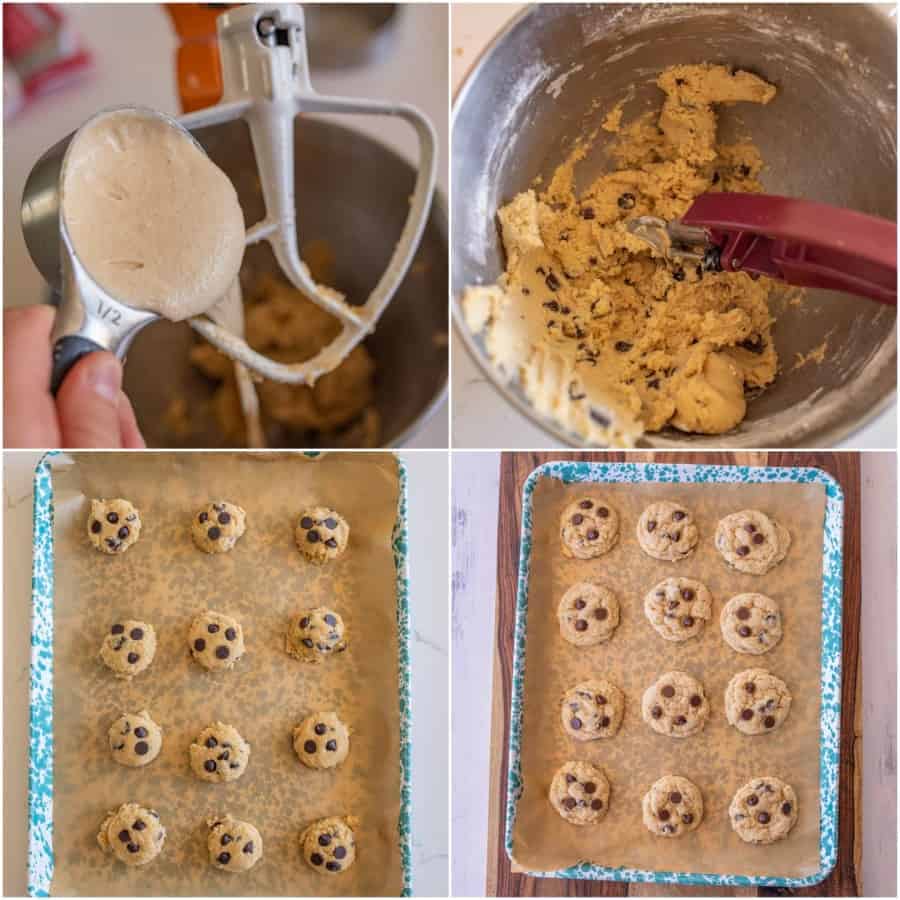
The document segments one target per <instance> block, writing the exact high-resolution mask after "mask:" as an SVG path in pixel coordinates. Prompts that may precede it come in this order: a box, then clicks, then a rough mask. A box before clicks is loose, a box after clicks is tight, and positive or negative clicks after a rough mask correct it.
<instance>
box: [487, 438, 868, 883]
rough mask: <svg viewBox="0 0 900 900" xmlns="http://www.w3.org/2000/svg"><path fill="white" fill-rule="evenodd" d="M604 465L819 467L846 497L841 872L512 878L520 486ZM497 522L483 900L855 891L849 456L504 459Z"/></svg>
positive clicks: (855, 573)
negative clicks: (772, 883)
mask: <svg viewBox="0 0 900 900" xmlns="http://www.w3.org/2000/svg"><path fill="white" fill-rule="evenodd" d="M559 459H574V460H588V461H590V460H592V459H594V460H597V459H602V460H603V461H606V462H665V463H673V462H675V463H709V464H718V465H759V466H764V465H767V466H818V467H819V468H821V469H824V470H825V471H826V472H829V473H830V474H831V475H833V476H834V477H835V478H836V479H837V480H838V481H839V482H840V484H841V487H842V488H843V490H844V499H845V519H844V622H843V631H844V633H843V639H844V646H843V662H844V667H843V686H842V693H841V748H840V790H839V819H840V824H839V845H838V858H837V864H836V865H835V867H834V870H833V871H832V872H831V874H830V875H829V876H828V877H827V878H826V879H825V880H824V881H823V882H821V883H820V884H818V885H815V886H813V887H810V888H803V889H796V890H789V891H787V890H784V889H771V888H759V889H756V888H732V889H724V888H718V887H716V888H703V887H699V886H685V887H679V886H672V885H659V884H627V883H621V882H604V881H583V880H564V879H556V878H531V877H528V876H526V875H522V874H519V873H515V872H513V871H512V870H511V864H510V860H509V857H508V856H507V855H506V850H505V848H504V846H503V832H504V829H505V819H506V769H507V758H508V743H509V741H508V738H509V707H510V696H511V690H512V664H513V637H512V636H513V631H514V626H515V602H516V579H517V576H518V566H519V535H520V528H521V517H522V509H521V497H522V485H523V483H524V481H525V479H526V478H527V477H528V475H529V473H530V472H531V471H532V470H533V469H535V468H536V467H537V466H539V465H541V464H542V463H544V462H547V461H549V460H559ZM499 512H500V514H499V528H498V532H497V615H496V626H497V627H496V635H495V647H494V688H493V700H492V715H491V754H490V767H491V771H490V791H489V795H488V796H489V822H488V868H487V884H486V893H487V894H488V895H498V896H532V895H533V896H608V897H614V896H643V897H647V896H655V897H659V896H754V895H758V896H770V895H773V894H782V893H788V894H796V895H798V896H807V895H808V896H824V897H835V896H838V897H847V896H858V895H859V894H860V893H861V889H860V883H861V877H860V874H859V873H860V870H861V852H862V851H861V847H862V840H861V833H860V823H861V821H862V809H861V807H862V803H861V799H862V771H861V760H862V727H861V711H862V702H861V691H862V678H861V672H860V653H859V646H860V610H861V572H860V465H859V456H858V454H855V453H829V452H808V453H790V452H778V453H766V452H748V453H693V454H691V453H678V454H673V453H626V452H608V453H603V454H591V453H552V454H547V453H504V454H502V456H501V462H500V511H499Z"/></svg>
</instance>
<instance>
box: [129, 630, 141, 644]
mask: <svg viewBox="0 0 900 900" xmlns="http://www.w3.org/2000/svg"><path fill="white" fill-rule="evenodd" d="M129 637H130V638H131V639H132V640H133V641H139V640H141V639H142V638H143V637H144V629H143V628H132V629H131V633H130V635H129Z"/></svg>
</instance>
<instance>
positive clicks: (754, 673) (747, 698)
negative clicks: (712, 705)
mask: <svg viewBox="0 0 900 900" xmlns="http://www.w3.org/2000/svg"><path fill="white" fill-rule="evenodd" d="M790 711H791V693H790V691H789V690H788V687H787V685H786V684H785V683H784V682H783V681H782V680H781V679H780V678H776V677H775V676H774V675H773V674H772V673H771V672H767V671H766V670H765V669H746V670H744V671H743V672H738V673H737V675H735V676H734V677H733V678H732V679H731V681H729V682H728V687H727V688H725V715H726V716H727V717H728V721H729V722H730V723H731V724H732V725H734V727H735V728H737V730H738V731H741V732H743V733H744V734H751V735H755V734H768V733H769V732H771V731H775V730H776V729H777V728H780V727H781V726H782V724H783V723H784V720H785V719H787V717H788V713H789V712H790Z"/></svg>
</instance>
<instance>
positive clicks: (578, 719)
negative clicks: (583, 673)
mask: <svg viewBox="0 0 900 900" xmlns="http://www.w3.org/2000/svg"><path fill="white" fill-rule="evenodd" d="M624 714H625V695H624V694H623V693H622V692H621V691H620V690H619V689H618V688H617V687H616V686H615V685H614V684H612V682H609V681H607V680H606V679H605V678H594V679H592V680H591V681H583V682H581V684H576V685H575V687H573V688H570V689H569V690H568V691H566V693H565V696H564V697H563V702H562V708H561V715H562V726H563V731H565V733H566V734H567V735H568V736H569V737H570V738H573V739H574V740H576V741H595V740H598V739H599V738H611V737H613V736H614V735H615V733H616V732H617V731H618V730H619V726H620V725H621V724H622V716H623V715H624Z"/></svg>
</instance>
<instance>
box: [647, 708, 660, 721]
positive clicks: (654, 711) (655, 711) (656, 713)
mask: <svg viewBox="0 0 900 900" xmlns="http://www.w3.org/2000/svg"><path fill="white" fill-rule="evenodd" d="M650 715H651V716H653V718H654V719H658V718H660V716H662V707H660V706H654V707H653V709H651V710H650Z"/></svg>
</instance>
